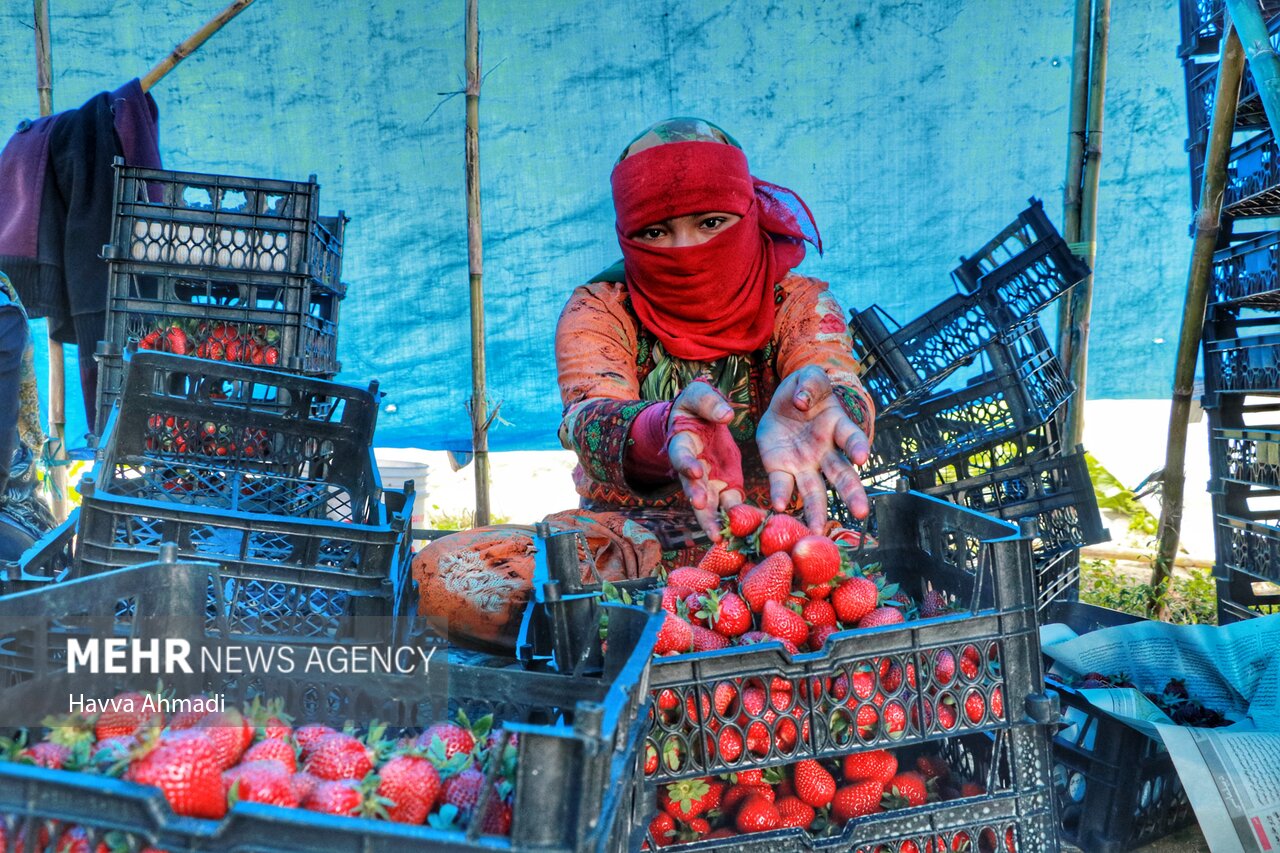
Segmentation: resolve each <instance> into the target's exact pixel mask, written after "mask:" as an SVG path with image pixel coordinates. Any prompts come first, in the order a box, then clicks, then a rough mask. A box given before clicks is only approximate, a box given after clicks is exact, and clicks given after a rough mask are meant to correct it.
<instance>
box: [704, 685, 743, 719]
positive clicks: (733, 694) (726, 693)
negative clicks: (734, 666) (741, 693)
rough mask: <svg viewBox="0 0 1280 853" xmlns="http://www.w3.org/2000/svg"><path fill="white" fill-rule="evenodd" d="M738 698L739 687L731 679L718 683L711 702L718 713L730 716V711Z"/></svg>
mask: <svg viewBox="0 0 1280 853" xmlns="http://www.w3.org/2000/svg"><path fill="white" fill-rule="evenodd" d="M737 700H738V687H737V685H735V684H734V683H733V682H730V681H721V682H719V683H717V684H716V687H715V690H714V691H713V692H712V694H711V704H712V705H713V706H714V707H715V709H716V713H717V714H719V715H720V716H722V717H727V716H729V712H730V710H731V709H732V708H733V705H734V703H735V702H736V701H737Z"/></svg>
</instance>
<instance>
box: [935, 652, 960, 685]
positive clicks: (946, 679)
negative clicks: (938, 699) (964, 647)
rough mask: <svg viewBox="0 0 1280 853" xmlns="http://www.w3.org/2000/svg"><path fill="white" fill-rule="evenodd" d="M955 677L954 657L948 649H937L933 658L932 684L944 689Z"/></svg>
mask: <svg viewBox="0 0 1280 853" xmlns="http://www.w3.org/2000/svg"><path fill="white" fill-rule="evenodd" d="M955 677H956V656H955V655H954V654H952V653H951V650H950V649H938V651H937V653H936V654H935V655H934V658H933V682H934V684H935V685H937V686H938V687H946V686H947V685H948V684H950V683H951V680H952V679H954V678H955Z"/></svg>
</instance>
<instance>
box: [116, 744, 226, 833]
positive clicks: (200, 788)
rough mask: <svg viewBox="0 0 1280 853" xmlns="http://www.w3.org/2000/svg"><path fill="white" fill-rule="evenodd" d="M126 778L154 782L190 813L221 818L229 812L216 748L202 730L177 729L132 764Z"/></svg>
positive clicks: (179, 810)
mask: <svg viewBox="0 0 1280 853" xmlns="http://www.w3.org/2000/svg"><path fill="white" fill-rule="evenodd" d="M125 779H126V780H127V781H129V782H137V783H138V784H139V785H154V786H155V787H157V788H159V789H160V791H161V792H162V793H163V794H164V798H165V799H166V800H168V802H169V807H170V808H172V809H173V810H174V812H176V813H177V814H180V815H186V816H188V817H203V818H211V819H215V820H216V819H220V818H222V817H223V816H225V815H226V813H227V795H226V789H225V788H223V787H222V768H221V767H219V766H218V761H217V752H216V751H215V749H214V747H213V744H212V743H210V742H209V740H208V738H206V737H205V736H204V734H203V733H202V732H199V731H185V732H176V733H173V734H171V735H168V736H166V737H165V738H164V739H163V740H161V741H160V744H159V745H158V746H156V747H155V748H154V749H152V750H151V751H150V752H148V753H147V754H146V755H144V756H142V757H141V758H139V759H138V760H137V761H135V762H133V763H132V764H131V765H129V768H128V770H126V771H125Z"/></svg>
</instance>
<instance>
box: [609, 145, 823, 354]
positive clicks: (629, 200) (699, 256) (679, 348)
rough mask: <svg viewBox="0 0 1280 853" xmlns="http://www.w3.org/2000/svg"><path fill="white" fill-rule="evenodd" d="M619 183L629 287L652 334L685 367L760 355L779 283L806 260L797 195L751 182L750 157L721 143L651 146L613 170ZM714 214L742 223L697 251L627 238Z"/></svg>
mask: <svg viewBox="0 0 1280 853" xmlns="http://www.w3.org/2000/svg"><path fill="white" fill-rule="evenodd" d="M612 183H613V204H614V209H615V211H616V212H617V230H618V243H619V245H621V247H622V257H623V260H624V262H625V267H626V275H627V289H628V291H629V292H630V295H631V302H632V305H633V306H634V307H635V310H636V315H637V316H638V317H639V318H640V322H642V323H643V324H644V326H645V328H647V329H649V330H650V331H652V332H653V333H654V334H655V335H656V336H657V337H658V340H659V341H661V342H662V345H663V346H664V347H665V348H666V350H667V351H668V352H669V353H671V354H672V355H674V356H676V357H677V358H682V359H688V360H695V361H711V360H714V359H717V358H721V357H722V356H725V355H728V354H731V353H733V354H746V353H749V352H753V351H754V350H757V349H759V348H760V347H762V346H763V345H764V344H765V342H766V341H768V340H769V337H770V335H772V334H773V313H774V311H773V285H774V284H776V283H777V282H779V281H781V280H782V278H783V277H784V276H785V275H786V274H787V272H788V271H789V270H790V269H791V268H792V267H793V266H795V265H796V264H798V263H799V262H800V261H801V260H802V259H803V258H804V245H803V243H802V242H801V241H802V240H804V239H808V237H807V235H806V234H805V233H804V232H803V231H802V230H801V228H800V226H799V223H798V221H797V219H796V216H795V214H794V213H793V212H792V211H791V210H790V209H789V208H788V207H787V206H786V203H785V201H783V200H782V196H783V195H784V194H786V195H791V196H792V197H793V198H794V194H791V193H790V192H789V191H788V190H784V189H782V188H781V187H775V186H774V185H772V184H767V183H765V182H763V181H757V180H756V179H754V178H752V177H751V173H750V171H749V170H748V169H747V158H746V155H744V154H743V153H742V151H741V150H740V149H738V148H735V147H734V146H732V145H726V144H723V143H716V142H672V143H668V144H665V145H657V146H654V147H652V148H646V149H644V150H642V151H640V152H638V153H636V154H634V155H631V156H629V157H626V158H625V159H623V160H622V161H621V162H620V163H618V165H617V166H616V167H614V170H613V176H612ZM796 200H797V201H798V199H796ZM800 204H801V206H803V202H801V203H800ZM804 210H805V213H806V214H808V208H804ZM711 211H718V212H724V213H733V214H736V215H738V216H741V217H742V219H741V220H739V221H738V222H736V223H734V224H733V225H732V226H730V227H729V228H727V229H726V230H725V231H723V232H721V233H720V234H717V235H716V236H715V237H713V238H712V239H710V240H708V241H707V242H706V243H702V244H700V245H697V246H683V247H680V248H659V247H656V246H653V245H651V244H649V243H645V242H643V241H640V240H632V239H631V238H630V237H628V236H627V235H628V234H634V233H635V232H636V231H639V230H640V229H641V228H643V227H644V226H646V225H652V224H654V223H656V222H662V221H663V220H666V219H671V218H673V217H676V216H687V215H689V214H693V213H707V212H711ZM810 221H811V222H812V217H810ZM816 230H817V229H816V228H815V229H814V231H815V234H816Z"/></svg>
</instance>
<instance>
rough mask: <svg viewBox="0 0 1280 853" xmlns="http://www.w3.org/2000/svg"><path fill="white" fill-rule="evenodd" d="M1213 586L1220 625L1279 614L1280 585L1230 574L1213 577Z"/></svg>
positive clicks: (1243, 575) (1240, 574)
mask: <svg viewBox="0 0 1280 853" xmlns="http://www.w3.org/2000/svg"><path fill="white" fill-rule="evenodd" d="M1215 584H1216V586H1217V593H1218V624H1219V625H1230V624H1231V623H1232V622H1240V621H1243V620H1245V619H1256V618H1257V617H1259V616H1271V615H1274V614H1276V613H1280V586H1277V585H1276V584H1274V583H1270V582H1268V581H1260V580H1258V579H1257V578H1253V577H1250V576H1249V575H1246V574H1244V573H1242V572H1234V571H1233V572H1228V576H1227V577H1225V578H1216V579H1215Z"/></svg>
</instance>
